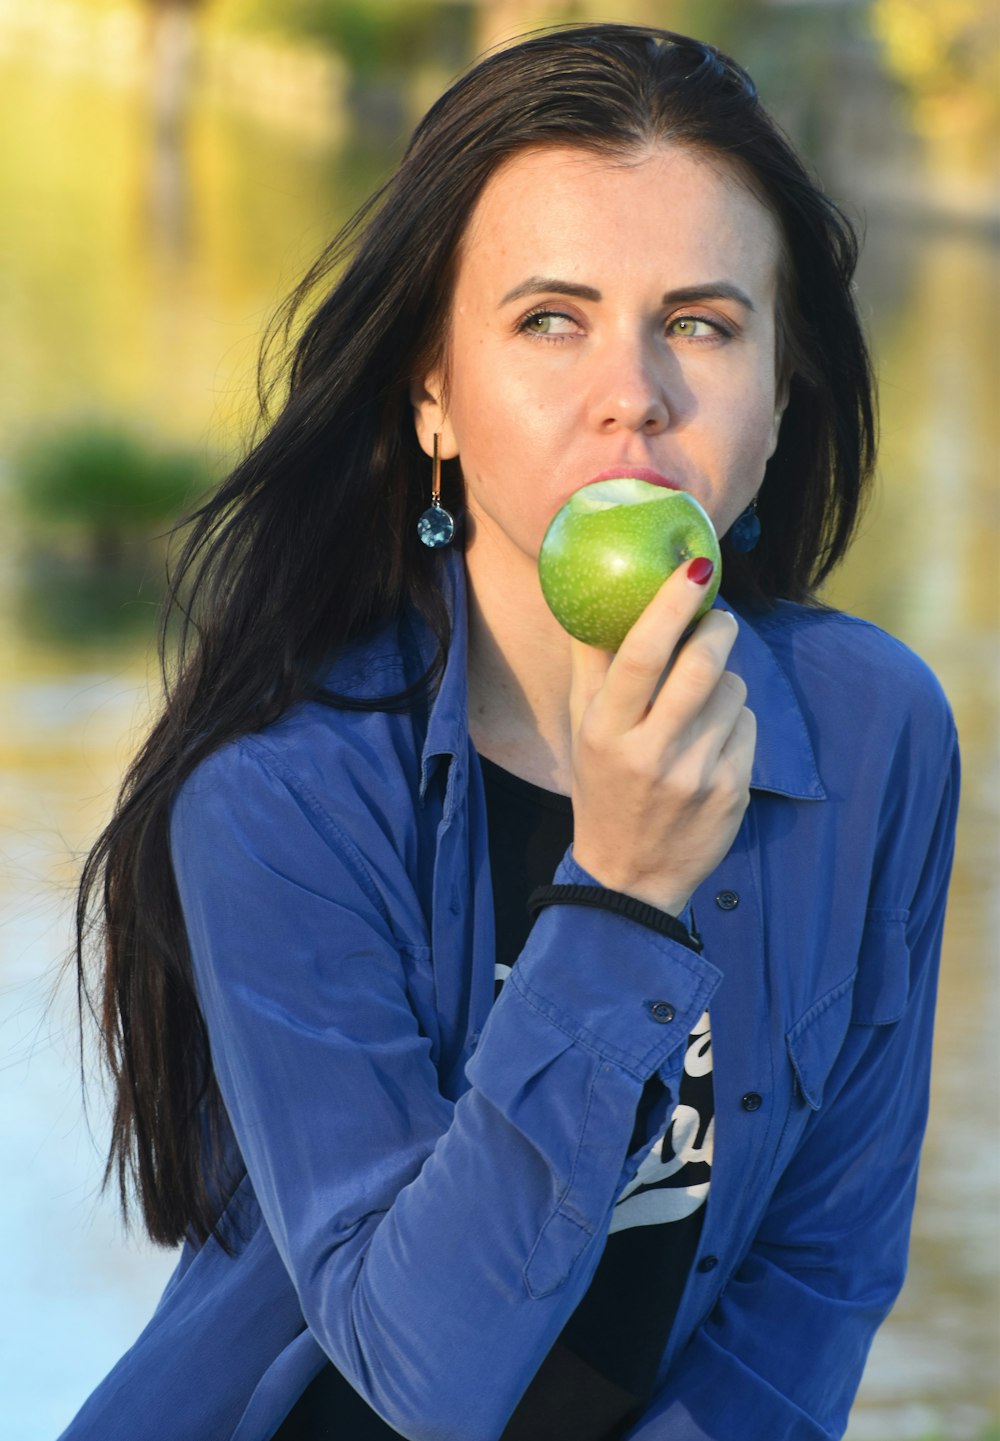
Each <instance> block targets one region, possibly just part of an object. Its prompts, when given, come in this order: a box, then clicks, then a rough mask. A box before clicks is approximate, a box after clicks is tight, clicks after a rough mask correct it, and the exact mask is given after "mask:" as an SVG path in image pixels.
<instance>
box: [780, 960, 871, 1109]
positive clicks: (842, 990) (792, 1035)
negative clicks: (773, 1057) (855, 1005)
mask: <svg viewBox="0 0 1000 1441" xmlns="http://www.w3.org/2000/svg"><path fill="white" fill-rule="evenodd" d="M853 987H854V976H853V975H851V976H848V977H847V979H846V981H841V982H840V984H839V985H837V986H834V987H833V989H832V990H831V991H827V993H826V995H825V996H822V997H821V998H820V999H819V1000H818V1001H817V1002H816V1004H815V1005H814V1006H810V1008H809V1010H808V1011H806V1013H805V1015H804V1016H803V1017H802V1018H801V1019H800V1020H798V1021H796V1023H795V1025H794V1026H793V1027H792V1029H791V1030H790V1031H789V1032H788V1033H787V1035H786V1036H785V1044H786V1045H787V1047H788V1055H789V1058H790V1060H791V1063H792V1069H793V1071H794V1072H795V1076H796V1079H797V1080H798V1083H799V1089H800V1091H801V1092H802V1096H803V1099H804V1100H805V1102H806V1104H807V1105H808V1106H810V1107H811V1108H812V1110H814V1111H818V1110H819V1108H820V1106H822V1104H823V1087H824V1086H825V1085H826V1078H827V1076H828V1075H829V1074H830V1067H831V1066H832V1065H833V1063H834V1061H835V1060H836V1059H837V1056H838V1055H839V1053H840V1048H841V1046H842V1045H843V1043H844V1037H845V1036H846V1034H847V1027H848V1025H849V1024H850V1020H851V997H852V993H853Z"/></svg>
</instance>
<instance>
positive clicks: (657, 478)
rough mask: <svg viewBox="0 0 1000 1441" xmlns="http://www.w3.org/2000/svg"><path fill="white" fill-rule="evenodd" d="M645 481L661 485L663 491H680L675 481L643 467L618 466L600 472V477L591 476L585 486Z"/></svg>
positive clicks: (680, 487)
mask: <svg viewBox="0 0 1000 1441" xmlns="http://www.w3.org/2000/svg"><path fill="white" fill-rule="evenodd" d="M622 479H628V480H645V481H648V482H649V484H650V485H662V486H663V488H664V489H665V490H681V489H682V488H683V487H682V486H680V485H678V483H677V481H676V480H670V479H668V477H667V476H665V475H661V474H660V472H659V471H658V470H650V469H649V468H648V467H647V466H644V465H627V464H626V465H618V466H616V467H615V468H614V469H613V470H602V471H601V473H600V475H594V476H591V478H590V480H588V481H587V482H586V483H587V485H596V484H597V482H598V481H599V480H622Z"/></svg>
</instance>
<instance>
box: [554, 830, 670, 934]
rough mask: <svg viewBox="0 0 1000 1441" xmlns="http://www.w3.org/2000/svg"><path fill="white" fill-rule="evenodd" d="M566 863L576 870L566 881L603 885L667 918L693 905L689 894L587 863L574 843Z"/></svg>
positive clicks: (594, 862) (601, 864) (603, 866)
mask: <svg viewBox="0 0 1000 1441" xmlns="http://www.w3.org/2000/svg"><path fill="white" fill-rule="evenodd" d="M588 859H589V858H588ZM567 860H568V861H569V863H570V865H571V866H572V869H573V874H571V875H567V876H566V879H567V880H572V881H576V882H578V883H580V884H582V885H592V886H602V887H605V888H606V889H607V890H610V891H617V892H618V893H620V894H622V895H627V896H632V897H634V899H635V900H637V901H641V902H642V903H643V904H644V905H647V906H654V907H655V908H656V910H658V911H663V912H664V913H665V914H666V915H668V916H674V917H675V918H676V917H679V916H681V915H683V913H684V912H685V911H686V910H687V908H688V906H689V905H690V904H691V892H690V891H688V892H684V891H679V890H676V889H674V890H668V889H666V888H665V887H664V886H662V885H655V884H653V883H651V882H650V881H649V880H648V879H645V880H637V879H636V878H635V877H634V876H623V875H620V874H617V873H616V872H615V871H614V868H613V867H611V866H609V865H604V864H603V863H602V862H601V861H599V860H594V861H593V862H591V863H590V864H588V860H587V859H584V860H581V858H580V855H579V853H578V851H577V847H576V844H575V843H574V845H573V847H572V850H571V851H570V853H569V855H568V857H567Z"/></svg>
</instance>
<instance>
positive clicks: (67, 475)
mask: <svg viewBox="0 0 1000 1441" xmlns="http://www.w3.org/2000/svg"><path fill="white" fill-rule="evenodd" d="M11 473H12V479H13V483H14V487H15V489H16V491H17V493H18V495H19V497H20V502H21V505H22V508H23V511H24V513H25V515H26V517H28V518H29V519H30V521H32V522H33V523H34V526H35V527H36V528H42V529H43V530H44V531H46V532H47V533H48V534H49V535H50V536H52V537H53V538H54V537H55V536H56V535H60V534H62V535H64V534H65V533H66V532H71V533H73V534H76V535H80V536H82V537H83V538H84V539H85V540H86V542H87V543H88V545H89V547H90V549H91V550H92V551H95V552H98V553H100V554H102V555H103V557H104V558H105V559H113V557H114V556H115V555H116V554H118V553H120V552H121V551H122V549H123V548H124V546H126V545H127V544H128V542H130V541H132V540H136V539H142V538H148V537H150V536H152V535H153V534H154V533H155V532H156V531H157V530H158V529H160V528H163V527H164V526H165V525H167V524H169V523H170V522H171V521H173V520H175V519H176V518H177V517H178V516H179V515H180V514H181V513H182V512H183V511H185V510H187V509H189V508H190V507H191V506H192V505H193V503H194V502H195V501H196V500H197V499H198V497H199V496H200V495H202V494H203V493H204V492H205V491H206V490H207V489H208V488H209V486H210V485H211V484H212V482H213V480H214V479H215V475H214V470H213V467H212V465H211V464H210V462H209V461H208V460H206V459H205V458H204V457H202V456H200V455H198V454H196V453H194V452H193V451H190V450H183V449H176V448H171V447H169V446H167V445H165V444H163V443H162V442H160V441H158V440H156V439H154V438H150V437H148V436H146V435H144V434H143V433H141V432H140V431H139V430H137V429H135V428H134V427H130V426H127V425H123V424H119V423H116V422H113V421H105V420H84V421H73V422H69V423H67V424H65V425H64V426H62V427H60V428H58V429H56V430H54V431H52V432H49V433H46V434H36V435H33V436H30V437H29V438H28V439H27V440H26V441H25V442H24V443H23V444H22V446H21V447H20V449H19V451H18V452H17V454H16V455H15V456H14V460H13V464H12V467H11Z"/></svg>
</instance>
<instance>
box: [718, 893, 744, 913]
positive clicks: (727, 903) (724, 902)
mask: <svg viewBox="0 0 1000 1441" xmlns="http://www.w3.org/2000/svg"><path fill="white" fill-rule="evenodd" d="M739 903H740V898H739V896H738V895H737V894H736V892H735V891H720V892H719V894H718V895H717V896H716V898H715V904H716V905H717V906H718V908H719V910H720V911H735V909H736V907H737V906H738V905H739Z"/></svg>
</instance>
